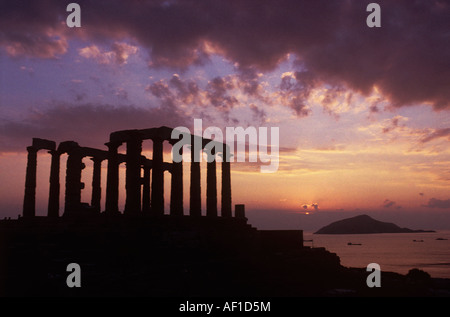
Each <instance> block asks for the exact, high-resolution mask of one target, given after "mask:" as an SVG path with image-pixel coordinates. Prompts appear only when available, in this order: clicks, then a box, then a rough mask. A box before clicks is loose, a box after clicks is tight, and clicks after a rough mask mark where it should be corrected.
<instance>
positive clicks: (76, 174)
mask: <svg viewBox="0 0 450 317" xmlns="http://www.w3.org/2000/svg"><path fill="white" fill-rule="evenodd" d="M68 154H69V156H68V157H67V168H66V195H65V206H64V215H67V216H69V215H76V214H79V213H80V212H81V190H82V189H83V188H84V184H83V183H82V182H81V171H82V170H83V169H84V168H85V165H84V163H83V162H82V160H83V156H82V155H81V153H80V152H79V150H74V151H72V152H70V153H68Z"/></svg>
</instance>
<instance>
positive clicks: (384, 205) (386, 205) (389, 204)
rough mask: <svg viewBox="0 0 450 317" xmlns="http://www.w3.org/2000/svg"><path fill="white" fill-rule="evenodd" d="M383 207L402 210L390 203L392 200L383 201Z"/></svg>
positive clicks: (392, 202)
mask: <svg viewBox="0 0 450 317" xmlns="http://www.w3.org/2000/svg"><path fill="white" fill-rule="evenodd" d="M383 207H384V208H391V207H392V208H395V209H401V208H402V206H400V205H397V204H396V203H395V201H392V200H389V199H385V200H384V202H383Z"/></svg>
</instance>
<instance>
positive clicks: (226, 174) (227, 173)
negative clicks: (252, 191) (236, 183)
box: [222, 145, 231, 217]
mask: <svg viewBox="0 0 450 317" xmlns="http://www.w3.org/2000/svg"><path fill="white" fill-rule="evenodd" d="M230 161H231V155H230V149H229V147H228V145H224V153H223V161H222V217H231V168H230Z"/></svg>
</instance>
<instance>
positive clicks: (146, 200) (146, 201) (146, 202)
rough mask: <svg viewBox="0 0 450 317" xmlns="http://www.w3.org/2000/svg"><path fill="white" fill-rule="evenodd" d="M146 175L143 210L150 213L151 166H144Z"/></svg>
mask: <svg viewBox="0 0 450 317" xmlns="http://www.w3.org/2000/svg"><path fill="white" fill-rule="evenodd" d="M143 169H144V177H143V178H142V211H143V212H144V213H147V214H148V213H150V211H151V207H150V171H151V167H150V166H146V165H144V166H143Z"/></svg>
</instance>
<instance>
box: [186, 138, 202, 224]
mask: <svg viewBox="0 0 450 317" xmlns="http://www.w3.org/2000/svg"><path fill="white" fill-rule="evenodd" d="M195 137H198V136H192V141H191V186H190V201H189V215H191V216H201V215H202V192H201V178H200V177H201V175H200V155H201V148H200V149H198V148H195V147H194V138H195Z"/></svg>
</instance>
